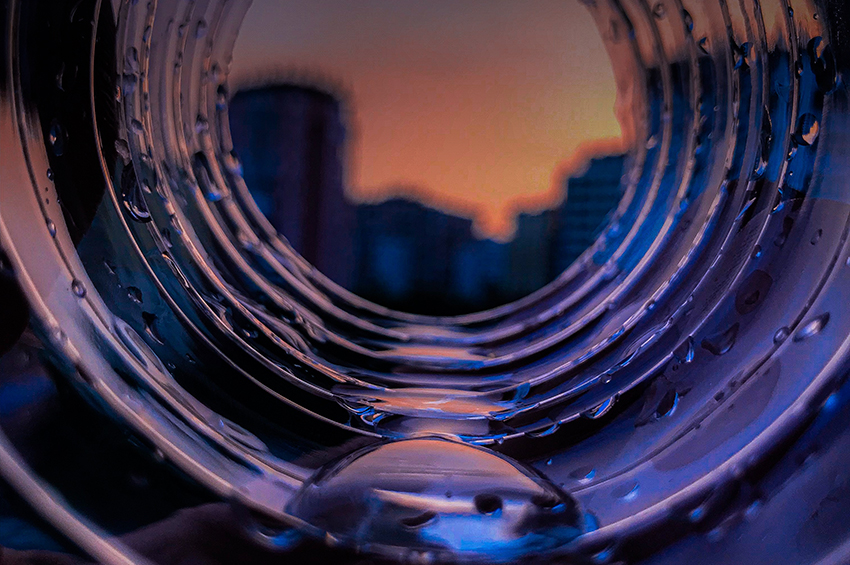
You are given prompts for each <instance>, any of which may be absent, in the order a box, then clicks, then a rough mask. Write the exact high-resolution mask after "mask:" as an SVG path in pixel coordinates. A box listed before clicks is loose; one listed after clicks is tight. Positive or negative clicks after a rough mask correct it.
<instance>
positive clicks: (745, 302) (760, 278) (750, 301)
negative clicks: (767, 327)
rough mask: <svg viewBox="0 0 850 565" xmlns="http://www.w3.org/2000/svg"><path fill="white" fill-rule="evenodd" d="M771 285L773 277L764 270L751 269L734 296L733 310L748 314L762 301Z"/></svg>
mask: <svg viewBox="0 0 850 565" xmlns="http://www.w3.org/2000/svg"><path fill="white" fill-rule="evenodd" d="M772 286H773V277H771V276H770V275H768V274H767V273H766V272H765V271H761V270H757V271H753V272H752V273H750V274H749V275H748V276H747V278H746V279H745V280H744V282H743V283H742V284H741V288H740V290H739V291H738V294H737V295H736V296H735V310H736V311H737V312H738V313H739V314H749V313H750V312H752V311H753V310H755V309H756V308H757V307H758V305H759V304H760V303H762V302H764V299H765V298H766V297H767V294H768V292H770V288H771V287H772Z"/></svg>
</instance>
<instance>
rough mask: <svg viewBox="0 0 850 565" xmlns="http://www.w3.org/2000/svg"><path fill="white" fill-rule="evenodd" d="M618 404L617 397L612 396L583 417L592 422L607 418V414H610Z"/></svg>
mask: <svg viewBox="0 0 850 565" xmlns="http://www.w3.org/2000/svg"><path fill="white" fill-rule="evenodd" d="M616 403H617V397H616V396H612V397H611V398H609V399H608V400H606V401H605V402H603V403H602V404H600V405H598V406H596V407H595V408H592V409H591V410H588V411H587V412H585V413H584V414H582V415H583V416H584V417H585V418H590V419H591V420H598V419H599V418H602V417H603V416H605V414H607V413H608V412H610V411H611V409H612V408H613V407H614V405H615V404H616Z"/></svg>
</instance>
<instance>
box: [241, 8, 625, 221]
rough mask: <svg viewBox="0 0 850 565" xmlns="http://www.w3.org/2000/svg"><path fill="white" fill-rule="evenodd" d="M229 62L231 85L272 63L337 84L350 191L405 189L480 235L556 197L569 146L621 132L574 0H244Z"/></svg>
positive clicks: (596, 41)
mask: <svg viewBox="0 0 850 565" xmlns="http://www.w3.org/2000/svg"><path fill="white" fill-rule="evenodd" d="M231 69H232V76H231V81H232V82H233V83H234V84H236V85H238V84H239V83H240V81H245V80H246V79H253V78H256V77H257V76H260V75H262V74H263V73H264V72H268V71H269V70H271V69H274V70H276V71H277V72H280V71H284V72H293V73H295V74H302V75H310V76H321V77H324V79H325V80H329V81H330V82H333V83H336V84H340V85H342V88H343V90H344V91H345V94H346V95H347V102H348V105H349V106H348V110H349V115H348V118H349V120H350V123H349V131H350V137H349V147H348V148H347V150H348V155H347V185H348V190H349V191H350V195H351V197H352V198H354V199H356V200H379V199H382V198H384V197H386V196H387V195H388V194H391V193H395V192H396V191H394V190H393V189H395V188H397V187H399V186H400V185H403V186H406V187H415V188H414V190H413V191H412V192H409V193H414V192H415V195H416V197H417V198H418V199H419V200H422V201H426V202H428V203H430V204H432V205H435V206H437V207H439V208H442V209H444V210H448V211H452V212H454V213H459V214H461V215H466V216H468V217H473V218H475V220H476V227H477V229H478V230H479V232H480V233H481V234H482V235H486V236H491V237H505V236H506V235H508V234H509V233H510V231H511V229H512V218H513V216H514V215H515V213H516V212H517V211H533V210H540V209H542V208H546V207H550V206H553V205H554V204H556V202H557V199H558V197H559V195H560V188H559V187H556V186H554V185H553V181H554V180H556V179H560V178H561V177H562V175H563V174H564V171H568V170H569V169H570V167H572V166H573V165H572V163H575V162H578V161H582V160H583V158H582V157H577V154H586V153H588V152H589V150H588V149H587V147H588V144H590V145H591V146H593V145H594V143H593V142H594V141H595V142H596V144H595V145H596V147H597V149H598V147H599V141H600V140H607V142H606V143H608V144H609V145H607V148H608V149H609V150H616V149H615V148H614V146H612V145H610V144H611V143H612V140H616V139H618V138H619V136H620V126H619V124H618V123H617V120H616V118H615V116H614V103H615V94H616V93H615V86H614V77H613V74H612V71H611V67H610V64H609V62H608V57H607V53H606V52H605V48H604V46H603V44H602V41H601V39H600V37H599V34H598V32H597V30H596V26H595V24H594V22H593V19H592V18H591V16H590V14H589V13H588V11H587V8H585V7H584V6H583V5H582V4H581V3H580V2H579V1H578V0H357V1H353V0H310V1H309V2H305V1H303V0H254V4H253V6H252V8H251V9H250V10H249V12H248V15H247V17H246V20H245V22H244V25H243V28H242V31H241V33H240V36H239V40H238V42H237V44H236V51H235V53H234V60H233V65H232V67H231ZM603 145H605V143H603ZM614 145H616V142H614ZM582 148H584V149H582Z"/></svg>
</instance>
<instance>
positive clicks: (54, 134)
mask: <svg viewBox="0 0 850 565" xmlns="http://www.w3.org/2000/svg"><path fill="white" fill-rule="evenodd" d="M47 141H48V142H49V143H50V148H51V149H52V150H53V154H54V155H56V156H57V157H61V156H62V155H64V154H65V130H64V129H63V128H62V125H61V124H60V123H59V122H57V121H55V120H54V121H53V123H51V124H50V131H49V132H48V133H47Z"/></svg>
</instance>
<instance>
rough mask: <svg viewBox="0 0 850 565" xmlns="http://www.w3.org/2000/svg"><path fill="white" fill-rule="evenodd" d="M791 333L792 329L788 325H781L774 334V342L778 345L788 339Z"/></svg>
mask: <svg viewBox="0 0 850 565" xmlns="http://www.w3.org/2000/svg"><path fill="white" fill-rule="evenodd" d="M789 335H791V330H790V329H788V328H786V327H781V328H779V329H778V330H776V333H774V334H773V343H776V344H777V345H778V344H780V343H782V342H783V341H785V340H786V339H788V336H789Z"/></svg>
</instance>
